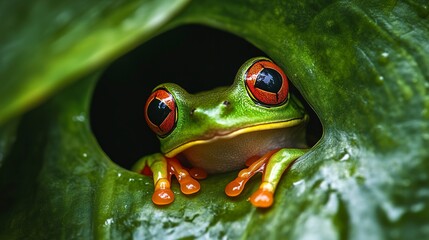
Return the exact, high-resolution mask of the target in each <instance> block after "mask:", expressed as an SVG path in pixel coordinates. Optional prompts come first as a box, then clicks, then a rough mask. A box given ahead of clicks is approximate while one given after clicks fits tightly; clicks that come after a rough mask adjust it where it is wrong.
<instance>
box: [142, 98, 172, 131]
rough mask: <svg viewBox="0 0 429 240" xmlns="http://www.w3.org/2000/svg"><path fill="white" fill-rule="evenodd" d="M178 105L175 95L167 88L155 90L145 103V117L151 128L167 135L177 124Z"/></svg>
mask: <svg viewBox="0 0 429 240" xmlns="http://www.w3.org/2000/svg"><path fill="white" fill-rule="evenodd" d="M176 114H177V107H176V102H175V101H174V98H173V95H171V94H170V93H169V92H168V91H167V90H165V89H157V90H155V91H154V92H153V93H152V94H151V95H150V97H149V99H148V100H147V102H146V105H145V119H146V122H147V124H148V125H149V127H150V129H152V131H154V132H155V133H156V134H157V135H158V136H160V137H165V136H167V135H168V134H169V133H170V132H171V131H173V129H174V127H175V126H176V119H177V118H176Z"/></svg>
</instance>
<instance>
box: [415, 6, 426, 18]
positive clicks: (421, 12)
mask: <svg viewBox="0 0 429 240" xmlns="http://www.w3.org/2000/svg"><path fill="white" fill-rule="evenodd" d="M415 8H416V10H417V14H418V15H419V17H421V18H427V16H429V5H419V6H416V7H415Z"/></svg>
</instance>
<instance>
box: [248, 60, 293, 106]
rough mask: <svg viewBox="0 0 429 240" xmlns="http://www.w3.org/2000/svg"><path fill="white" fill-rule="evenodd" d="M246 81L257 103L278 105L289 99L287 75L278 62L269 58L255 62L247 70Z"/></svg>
mask: <svg viewBox="0 0 429 240" xmlns="http://www.w3.org/2000/svg"><path fill="white" fill-rule="evenodd" d="M245 82H246V89H247V92H248V93H249V95H250V97H251V98H252V99H253V100H254V101H255V102H257V103H261V104H263V105H268V106H276V105H281V104H283V103H284V102H285V101H286V100H287V96H288V91H289V85H288V80H287V77H286V75H285V74H284V73H283V71H282V70H281V69H280V68H279V67H278V66H277V65H276V64H274V63H272V62H270V61H268V60H261V61H258V62H255V63H253V65H252V66H250V68H249V69H248V70H247V72H246V79H245Z"/></svg>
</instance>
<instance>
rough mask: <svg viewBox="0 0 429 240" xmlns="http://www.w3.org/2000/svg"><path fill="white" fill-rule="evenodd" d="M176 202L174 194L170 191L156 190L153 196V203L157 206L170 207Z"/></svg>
mask: <svg viewBox="0 0 429 240" xmlns="http://www.w3.org/2000/svg"><path fill="white" fill-rule="evenodd" d="M173 201H174V193H173V192H172V191H171V190H170V189H169V188H167V189H156V190H155V192H154V193H153V195H152V202H153V203H155V204H156V205H168V204H170V203H172V202H173Z"/></svg>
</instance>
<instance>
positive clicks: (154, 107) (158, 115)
mask: <svg viewBox="0 0 429 240" xmlns="http://www.w3.org/2000/svg"><path fill="white" fill-rule="evenodd" d="M170 112H171V109H170V108H169V107H168V106H167V104H165V103H164V102H162V101H160V100H159V99H156V98H154V99H153V100H152V101H151V102H150V103H149V106H148V108H147V116H148V118H149V120H150V121H151V122H152V123H153V124H155V125H156V126H158V127H159V126H160V125H161V123H162V122H164V120H165V118H167V116H168V114H170Z"/></svg>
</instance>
